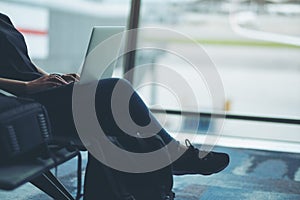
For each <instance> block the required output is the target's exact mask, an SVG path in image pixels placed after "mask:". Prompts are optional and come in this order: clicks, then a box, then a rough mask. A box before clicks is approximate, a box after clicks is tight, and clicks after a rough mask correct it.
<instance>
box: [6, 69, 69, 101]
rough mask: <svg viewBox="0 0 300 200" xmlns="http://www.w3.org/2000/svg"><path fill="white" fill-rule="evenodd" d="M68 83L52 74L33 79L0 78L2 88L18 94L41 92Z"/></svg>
mask: <svg viewBox="0 0 300 200" xmlns="http://www.w3.org/2000/svg"><path fill="white" fill-rule="evenodd" d="M65 84H68V83H67V82H66V81H65V80H64V79H63V78H62V77H60V76H58V75H55V74H50V75H45V76H42V77H40V78H38V79H35V80H33V81H19V80H13V79H7V78H0V89H2V90H5V91H7V92H9V93H12V94H14V95H16V96H18V95H25V94H31V93H34V92H39V91H42V90H44V89H48V88H52V87H57V86H60V85H65Z"/></svg>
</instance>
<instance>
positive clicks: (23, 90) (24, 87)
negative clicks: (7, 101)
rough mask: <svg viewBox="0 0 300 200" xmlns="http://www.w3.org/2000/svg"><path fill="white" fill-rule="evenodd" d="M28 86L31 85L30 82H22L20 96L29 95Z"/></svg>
mask: <svg viewBox="0 0 300 200" xmlns="http://www.w3.org/2000/svg"><path fill="white" fill-rule="evenodd" d="M28 84H29V81H22V82H21V87H20V89H21V90H20V94H28V93H29V91H28Z"/></svg>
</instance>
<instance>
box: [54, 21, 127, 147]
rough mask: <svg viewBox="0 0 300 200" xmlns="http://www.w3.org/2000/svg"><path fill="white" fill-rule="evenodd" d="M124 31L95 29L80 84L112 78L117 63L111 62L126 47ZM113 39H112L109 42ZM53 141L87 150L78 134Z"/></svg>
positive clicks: (59, 136) (109, 28) (118, 27)
mask: <svg viewBox="0 0 300 200" xmlns="http://www.w3.org/2000/svg"><path fill="white" fill-rule="evenodd" d="M124 30H125V27H121V26H96V27H93V29H92V33H91V37H90V41H89V44H88V48H87V52H86V55H85V58H84V62H83V65H82V67H81V73H80V83H89V82H91V81H98V80H100V79H104V78H111V77H112V75H113V71H114V67H115V65H116V64H117V62H113V63H111V61H112V60H114V59H116V58H117V57H118V56H119V55H120V54H121V50H122V48H123V47H124V43H125V39H124V38H125V36H123V35H125V34H123V31H124ZM111 37H112V39H109V40H107V39H108V38H111ZM110 63H111V64H110ZM101 74H102V75H101ZM66 134H69V133H66ZM53 139H54V144H66V143H68V142H70V141H72V143H73V145H75V146H77V147H78V148H79V149H81V150H84V149H85V147H84V146H83V145H82V142H81V140H80V138H79V136H77V134H76V133H75V134H74V135H64V133H59V134H55V135H54V138H53Z"/></svg>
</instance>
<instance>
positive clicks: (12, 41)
mask: <svg viewBox="0 0 300 200" xmlns="http://www.w3.org/2000/svg"><path fill="white" fill-rule="evenodd" d="M76 81H79V76H78V75H76V74H66V75H57V74H48V73H47V72H45V71H43V70H42V69H41V68H39V67H36V66H35V65H34V64H33V63H32V61H31V59H30V58H29V56H28V52H27V46H26V43H25V41H24V38H23V36H22V34H21V33H20V32H19V31H18V30H16V28H15V27H14V26H13V24H12V22H11V21H10V19H9V17H7V16H6V15H3V14H1V13H0V89H2V90H5V91H7V92H10V93H12V94H14V95H16V96H26V97H30V98H32V99H34V100H36V101H38V102H40V103H41V104H43V105H44V106H45V107H46V109H47V111H48V114H49V118H50V122H51V125H52V126H53V133H54V134H55V135H56V136H57V135H59V136H66V137H70V134H71V136H72V137H76V135H77V131H76V128H75V125H74V120H73V116H72V91H73V85H74V82H76ZM117 82H118V83H120V82H121V84H122V85H123V86H124V87H125V88H128V89H129V90H133V89H132V88H131V86H130V85H129V84H128V82H127V81H124V80H120V79H113V78H112V79H104V80H101V81H99V84H98V88H97V92H96V99H95V107H96V113H97V117H98V120H99V119H101V120H99V123H100V124H101V127H102V128H103V129H104V132H105V133H113V134H114V135H118V134H122V130H120V129H119V127H118V126H117V124H116V122H115V121H114V118H113V115H112V111H111V108H110V104H109V103H110V102H111V94H112V90H113V88H114V86H115V84H116V83H117ZM129 111H130V115H131V117H132V120H133V121H134V122H135V123H137V124H139V125H141V126H142V125H146V124H148V123H149V120H150V118H149V110H148V108H147V107H146V105H145V104H144V102H143V101H142V100H141V98H140V97H139V96H138V95H137V93H135V92H134V93H133V95H132V97H131V100H130V105H129ZM102 116H103V117H102ZM157 126H158V128H159V130H160V131H159V133H158V135H160V136H161V138H162V139H163V140H164V142H165V143H166V144H167V143H169V142H170V141H172V140H174V139H173V138H172V137H171V136H170V135H169V134H168V133H167V132H166V131H165V130H164V129H163V128H162V127H161V126H160V125H159V123H157ZM180 147H181V148H184V149H185V150H186V151H185V153H184V154H183V155H182V156H181V157H180V158H179V159H178V160H176V161H175V162H174V163H173V164H172V167H173V170H174V174H178V175H179V174H203V175H209V174H212V173H217V172H219V171H221V170H223V169H224V168H225V167H226V166H227V165H228V163H229V156H228V155H227V154H225V153H216V152H210V153H209V154H207V156H205V157H204V158H199V156H198V155H199V150H198V149H196V148H195V147H193V146H192V145H191V144H190V143H188V144H187V145H186V146H184V145H180ZM98 162H99V161H97V160H96V159H95V158H93V157H92V156H91V155H89V160H88V166H87V172H86V180H85V185H86V186H88V187H86V188H89V189H88V190H86V191H85V192H86V193H93V192H96V191H97V188H96V187H95V188H93V186H97V180H99V179H100V178H101V177H100V176H99V175H97V169H98V164H99V163H98ZM90 185H91V187H89V186H90Z"/></svg>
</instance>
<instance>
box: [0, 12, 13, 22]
mask: <svg viewBox="0 0 300 200" xmlns="http://www.w3.org/2000/svg"><path fill="white" fill-rule="evenodd" d="M0 19H1V20H3V21H5V22H6V23H9V24H12V22H11V20H10V18H9V17H8V16H7V15H5V14H3V13H1V12H0Z"/></svg>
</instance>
